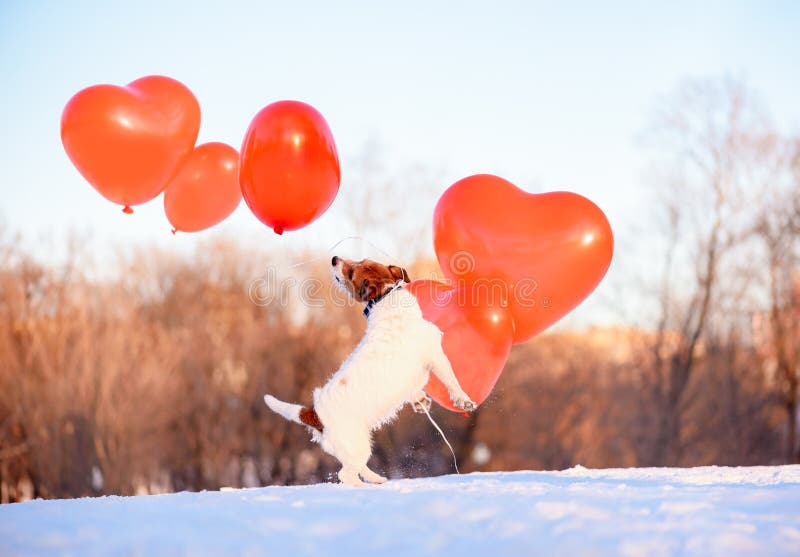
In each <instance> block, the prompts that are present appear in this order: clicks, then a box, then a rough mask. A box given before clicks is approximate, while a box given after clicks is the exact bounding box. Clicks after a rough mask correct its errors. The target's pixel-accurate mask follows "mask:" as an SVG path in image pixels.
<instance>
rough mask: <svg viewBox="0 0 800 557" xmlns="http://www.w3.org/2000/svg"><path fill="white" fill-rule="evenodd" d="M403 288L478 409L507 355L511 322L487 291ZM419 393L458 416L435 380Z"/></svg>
mask: <svg viewBox="0 0 800 557" xmlns="http://www.w3.org/2000/svg"><path fill="white" fill-rule="evenodd" d="M406 288H407V289H408V290H409V291H410V292H411V293H412V294H414V296H416V298H417V301H418V302H419V305H420V307H421V308H422V315H423V317H425V319H427V320H428V321H431V322H433V323H435V324H436V326H437V327H439V329H440V330H441V331H442V332H443V333H444V334H443V336H442V347H443V348H444V352H445V354H446V355H447V358H448V359H449V360H450V364H451V365H452V366H453V371H454V373H455V375H456V378H457V379H458V382H459V384H460V385H461V388H462V389H464V392H466V393H467V394H468V395H469V397H470V398H471V399H472V400H473V401H475V402H476V403H478V404H480V403H482V402H483V401H484V400H486V397H487V396H489V393H490V392H491V390H492V388H493V387H494V384H495V383H496V382H497V379H498V378H499V377H500V372H502V371H503V366H504V365H505V363H506V359H507V358H508V353H509V351H510V350H511V333H512V322H511V316H510V315H509V313H508V312H507V311H506V310H505V309H504V308H503V307H501V305H500V303H499V300H498V299H496V298H495V297H494V295H493V293H492V292H491V291H490V290H487V289H482V288H471V287H469V286H466V287H462V288H452V287H451V286H448V285H446V284H444V283H441V282H437V281H431V280H415V281H414V282H412V283H411V284H409V285H407V286H406ZM425 391H426V392H427V393H428V394H429V395H431V397H432V398H433V399H434V400H435V401H436V402H438V403H439V404H440V405H442V406H444V407H445V408H447V409H448V410H453V411H455V412H460V410H459V409H458V408H456V407H455V406H453V404H452V402H451V400H450V394H449V393H448V392H447V389H446V388H445V386H444V385H443V384H442V382H441V381H439V379H437V378H436V376H435V375H433V374H431V377H430V379H429V380H428V384H427V385H426V386H425Z"/></svg>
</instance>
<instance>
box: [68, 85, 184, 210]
mask: <svg viewBox="0 0 800 557" xmlns="http://www.w3.org/2000/svg"><path fill="white" fill-rule="evenodd" d="M199 130H200V105H199V104H198V103H197V99H195V97H194V95H193V94H192V92H191V91H190V90H189V89H188V88H187V87H186V86H185V85H183V84H182V83H180V82H178V81H175V80H174V79H170V78H169V77H164V76H158V75H154V76H149V77H143V78H141V79H137V80H136V81H133V82H131V83H129V84H128V85H126V86H125V87H118V86H116V85H94V86H92V87H88V88H86V89H83V90H82V91H79V92H78V93H77V94H75V96H73V97H72V98H71V99H70V100H69V102H68V103H67V105H66V106H65V107H64V112H63V113H62V115H61V142H62V143H63V144H64V149H65V150H66V151H67V155H69V158H70V160H71V161H72V164H74V165H75V167H76V168H77V169H78V171H79V172H80V173H81V174H82V175H83V177H84V178H86V180H88V182H89V183H90V184H91V185H92V186H93V187H94V188H95V189H96V190H97V191H98V192H100V194H101V195H102V196H103V197H105V198H106V199H108V200H109V201H112V202H114V203H119V204H120V205H124V206H125V208H124V209H123V210H124V211H125V212H126V213H130V212H132V210H131V209H130V206H131V205H139V204H141V203H144V202H146V201H149V200H151V199H153V198H154V197H156V196H157V195H158V194H159V193H161V192H162V191H163V190H164V188H165V187H166V186H167V183H168V182H169V180H170V178H172V176H173V175H174V174H175V171H176V170H177V169H178V166H180V164H181V163H182V162H183V160H184V159H185V158H186V156H187V155H188V154H189V153H190V152H191V150H192V147H194V142H195V141H196V140H197V133H198V131H199Z"/></svg>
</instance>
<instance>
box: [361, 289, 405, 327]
mask: <svg viewBox="0 0 800 557" xmlns="http://www.w3.org/2000/svg"><path fill="white" fill-rule="evenodd" d="M401 288H403V284H402V283H401V282H398V283H396V284H395V285H394V286H392V287H391V288H390V289H389V290H387V291H386V292H384V293H383V294H381V295H380V296H375V297H374V298H372V299H371V300H370V301H369V302H367V305H366V307H365V308H364V317H366V318H369V314H370V313H372V308H374V307H375V305H376V304H377V303H378V302H380V301H381V300H383V299H384V298H385V297H386V296H388V295H389V294H391V293H392V292H394V291H395V290H400V289H401Z"/></svg>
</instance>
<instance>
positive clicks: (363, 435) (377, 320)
mask: <svg viewBox="0 0 800 557" xmlns="http://www.w3.org/2000/svg"><path fill="white" fill-rule="evenodd" d="M338 272H339V276H338V278H339V279H341V278H342V277H341V276H340V274H341V270H340V269H339V271H338ZM336 273H337V269H334V275H336ZM337 282H338V281H337ZM429 372H433V373H434V374H435V375H436V377H438V378H439V379H440V380H441V381H442V383H443V384H444V385H445V386H446V387H447V389H448V391H449V393H450V397H451V399H452V400H453V403H454V404H455V405H456V406H458V407H460V408H465V407H466V408H468V409H471V408H474V407H475V404H474V403H473V402H472V401H471V400H470V399H469V397H468V396H467V394H466V393H465V392H464V391H463V389H462V388H461V386H460V385H459V384H458V380H457V379H456V376H455V374H454V373H453V368H452V367H451V365H450V361H449V360H448V359H447V356H446V355H445V353H444V351H443V350H442V333H441V331H440V330H439V329H438V328H437V327H436V325H434V324H433V323H431V322H429V321H426V320H425V319H424V318H423V317H422V310H421V309H420V307H419V304H418V303H417V299H416V297H415V296H414V295H413V294H411V293H409V292H408V291H406V290H404V289H402V288H401V289H396V290H394V291H392V292H391V293H389V294H388V295H387V296H386V297H385V298H384V299H382V300H381V301H380V302H379V303H377V304H376V305H375V306H374V307H373V308H372V311H371V313H370V315H369V318H368V322H367V330H366V334H365V335H364V337H363V338H362V339H361V341H360V342H359V343H358V346H357V347H356V349H355V350H354V351H353V353H352V354H350V356H349V357H348V358H347V359H346V360H345V361H344V363H343V364H342V365H341V367H340V368H339V370H338V371H336V373H335V374H334V375H333V377H331V379H330V380H329V381H328V382H327V383H326V384H325V385H324V386H323V387H320V388H318V389H316V390H315V391H314V404H313V406H314V410H315V411H316V412H317V415H318V416H319V418H320V421H321V422H322V424H323V431H322V432H321V433H320V432H319V431H317V430H315V429H312V430H311V431H312V432H313V439H314V440H315V441H317V442H319V444H320V445H321V446H322V449H323V450H325V452H327V453H329V454H331V455H333V456H334V457H336V458H337V459H338V460H339V461H340V462H341V463H342V469H341V470H340V471H339V479H340V480H341V481H342V482H344V483H348V484H350V485H355V486H361V485H363V483H362V482H361V480H360V479H359V475H361V477H362V478H363V479H364V480H365V481H367V482H370V483H383V482H384V481H386V479H385V478H383V477H381V476H380V475H378V474H376V473H375V472H373V471H372V470H370V469H369V468H367V461H368V460H369V457H370V455H371V453H372V446H371V432H372V431H374V430H376V429H378V428H380V427H381V426H382V425H383V424H385V423H386V422H388V421H391V420H392V419H393V418H394V417H395V415H396V414H397V412H398V411H399V410H400V409H401V408H402V407H403V405H405V404H406V403H407V402H415V401H418V400H420V399H422V398H424V397H426V395H425V393H424V391H422V388H423V387H424V386H425V384H426V383H427V382H428V377H429ZM264 400H265V402H266V403H267V405H268V406H269V407H270V408H271V409H272V410H273V411H274V412H277V413H278V414H280V415H282V416H283V417H285V418H286V419H288V420H292V421H295V422H298V423H301V422H300V418H299V415H300V410H301V409H302V407H301V406H299V405H296V404H288V403H285V402H282V401H280V400H278V399H276V398H275V397H272V396H270V395H266V396H265V397H264Z"/></svg>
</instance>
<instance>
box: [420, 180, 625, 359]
mask: <svg viewBox="0 0 800 557" xmlns="http://www.w3.org/2000/svg"><path fill="white" fill-rule="evenodd" d="M433 245H434V250H435V251H436V257H437V259H438V260H439V265H440V266H441V268H442V271H443V272H444V274H445V276H446V277H447V278H448V279H449V280H450V281H451V282H452V283H453V284H455V285H461V284H479V283H484V284H496V285H505V291H506V299H507V303H508V311H509V313H510V315H511V317H512V319H513V323H514V342H515V343H519V342H523V341H525V340H528V339H529V338H531V337H533V336H534V335H536V334H538V333H540V332H541V331H543V330H545V329H546V328H547V327H549V326H550V325H552V324H553V323H555V322H556V321H558V320H559V319H561V318H562V317H563V316H564V315H566V314H567V313H569V312H570V311H571V310H572V309H573V308H575V307H576V306H577V305H578V304H579V303H581V301H583V299H584V298H586V297H587V296H588V295H589V294H590V293H591V292H592V291H593V290H594V289H595V287H597V285H598V284H599V283H600V280H601V279H602V278H603V276H604V275H605V274H606V271H607V270H608V267H609V265H610V264H611V257H612V255H613V252H614V235H613V234H612V232H611V226H610V225H609V223H608V219H607V218H606V216H605V215H604V214H603V211H601V210H600V208H599V207H597V205H595V204H594V203H592V202H591V201H589V200H588V199H586V198H585V197H582V196H580V195H578V194H576V193H571V192H552V193H542V194H531V193H527V192H525V191H523V190H521V189H519V188H518V187H516V186H515V185H514V184H512V183H511V182H508V181H507V180H504V179H502V178H499V177H497V176H492V175H488V174H480V175H476V176H470V177H468V178H464V179H463V180H460V181H458V182H456V183H455V184H453V185H452V186H450V187H449V188H448V189H447V191H445V192H444V194H442V197H441V198H440V199H439V202H438V203H437V204H436V209H435V210H434V216H433Z"/></svg>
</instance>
